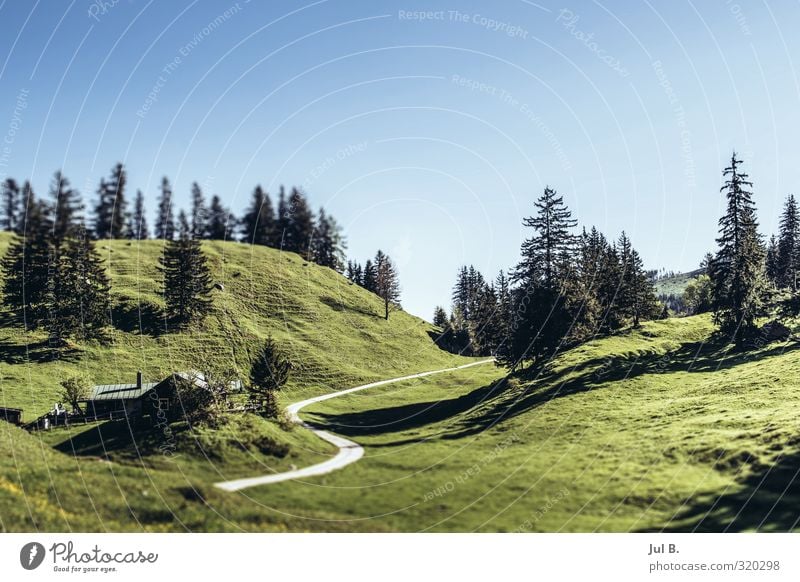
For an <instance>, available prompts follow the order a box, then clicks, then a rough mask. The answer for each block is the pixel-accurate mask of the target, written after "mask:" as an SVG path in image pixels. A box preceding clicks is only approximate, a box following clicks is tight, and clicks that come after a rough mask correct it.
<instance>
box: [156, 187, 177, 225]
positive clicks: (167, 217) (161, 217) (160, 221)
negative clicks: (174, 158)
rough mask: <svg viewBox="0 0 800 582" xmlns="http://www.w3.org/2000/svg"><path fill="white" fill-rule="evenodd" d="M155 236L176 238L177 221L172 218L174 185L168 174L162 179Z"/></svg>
mask: <svg viewBox="0 0 800 582" xmlns="http://www.w3.org/2000/svg"><path fill="white" fill-rule="evenodd" d="M155 236H156V238H157V239H162V240H172V239H174V238H175V221H174V220H173V218H172V186H171V185H170V183H169V180H168V179H167V177H166V176H164V177H163V178H162V179H161V195H160V197H159V201H158V217H157V218H156V226H155Z"/></svg>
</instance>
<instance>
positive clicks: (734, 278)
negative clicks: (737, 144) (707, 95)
mask: <svg viewBox="0 0 800 582" xmlns="http://www.w3.org/2000/svg"><path fill="white" fill-rule="evenodd" d="M741 163H742V162H741V160H739V159H737V158H736V152H734V153H733V155H732V156H731V162H730V166H728V167H727V168H725V170H724V172H723V176H724V177H725V178H726V180H725V184H724V185H723V186H722V188H721V189H720V191H722V192H725V195H726V198H727V202H728V204H727V209H726V211H725V214H724V215H723V216H722V218H720V219H719V237H718V238H717V244H718V245H719V250H718V251H717V254H716V255H715V256H714V259H713V261H712V263H711V280H712V301H713V308H714V321H715V323H716V324H717V325H718V326H719V328H720V331H721V332H722V333H724V334H727V335H729V336H731V337H732V338H733V339H735V340H736V341H737V342H739V341H742V340H745V339H747V338H749V337H750V336H752V335H753V334H754V333H755V331H756V325H755V317H756V312H757V310H758V308H759V306H760V294H761V287H762V283H763V277H762V275H763V264H764V253H763V248H762V244H761V240H760V237H759V234H758V223H757V221H756V208H755V204H754V203H753V194H752V192H751V191H750V190H749V188H751V187H752V186H753V184H752V183H751V182H749V181H748V180H747V177H748V176H747V174H745V173H744V172H742V171H741V170H740V169H739V166H740V164H741Z"/></svg>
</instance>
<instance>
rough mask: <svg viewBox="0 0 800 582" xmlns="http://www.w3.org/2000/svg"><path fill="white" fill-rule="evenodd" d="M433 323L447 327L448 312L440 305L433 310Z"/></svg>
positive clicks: (441, 327) (440, 326)
mask: <svg viewBox="0 0 800 582" xmlns="http://www.w3.org/2000/svg"><path fill="white" fill-rule="evenodd" d="M433 325H435V326H436V327H438V328H440V329H442V330H443V329H445V328H446V327H447V312H446V311H445V310H444V307H442V306H440V305H437V306H436V308H435V309H434V310H433Z"/></svg>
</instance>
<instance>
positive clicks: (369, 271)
mask: <svg viewBox="0 0 800 582" xmlns="http://www.w3.org/2000/svg"><path fill="white" fill-rule="evenodd" d="M376 280H377V274H376V273H375V265H374V264H373V263H372V260H371V259H367V262H366V263H364V271H363V273H362V274H361V281H362V284H361V286H362V287H364V289H366V290H367V291H372V292H373V293H375V290H376V289H377V282H376Z"/></svg>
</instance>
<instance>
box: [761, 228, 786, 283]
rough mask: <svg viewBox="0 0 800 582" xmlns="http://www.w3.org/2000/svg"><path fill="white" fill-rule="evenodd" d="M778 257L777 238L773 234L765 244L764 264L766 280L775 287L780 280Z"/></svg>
mask: <svg viewBox="0 0 800 582" xmlns="http://www.w3.org/2000/svg"><path fill="white" fill-rule="evenodd" d="M779 257H780V252H779V250H778V239H777V238H776V237H775V235H774V234H773V235H772V236H771V237H770V238H769V243H768V244H767V258H766V261H765V264H764V266H765V274H766V276H767V280H769V282H770V283H771V284H772V285H774V286H776V287H778V286H780V284H781V282H782V281H781V279H782V277H781V269H780V261H779Z"/></svg>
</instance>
